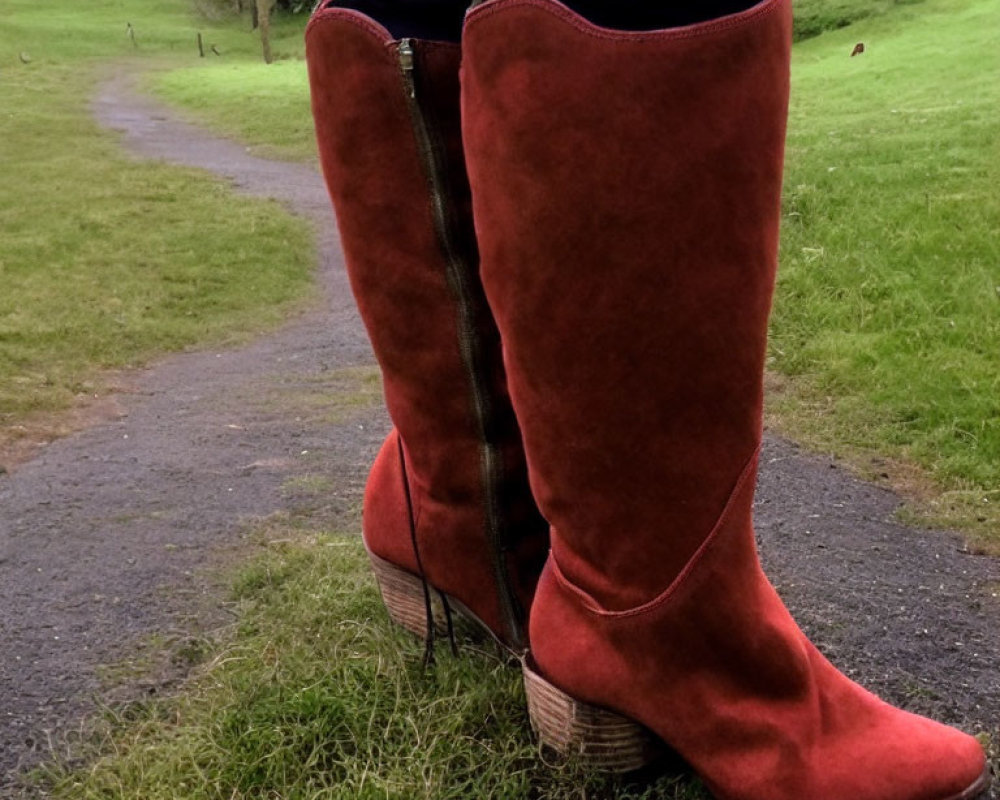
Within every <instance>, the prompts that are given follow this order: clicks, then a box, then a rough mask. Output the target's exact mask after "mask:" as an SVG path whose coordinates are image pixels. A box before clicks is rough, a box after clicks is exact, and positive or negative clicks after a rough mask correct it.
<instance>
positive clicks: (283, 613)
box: [37, 528, 706, 800]
mask: <svg viewBox="0 0 1000 800" xmlns="http://www.w3.org/2000/svg"><path fill="white" fill-rule="evenodd" d="M269 535H270V536H273V537H278V538H280V539H281V541H282V542H283V543H280V544H277V545H276V546H272V547H271V548H270V549H269V552H267V553H265V554H264V555H262V556H260V557H259V558H258V559H257V560H255V561H254V562H252V563H251V564H249V565H247V566H245V567H243V568H242V569H241V570H240V571H239V572H238V574H237V575H236V576H235V578H234V579H233V582H232V599H233V602H234V603H235V604H236V607H237V609H238V614H239V621H238V623H237V625H236V626H235V628H234V629H232V630H231V631H230V632H229V634H228V635H227V637H226V638H225V640H223V641H219V642H216V643H215V644H214V645H213V651H212V652H210V653H208V654H206V653H205V652H203V651H201V650H200V651H199V658H201V659H203V665H202V666H201V667H199V668H197V670H196V672H195V674H194V675H193V677H192V678H191V679H190V680H189V682H188V684H187V685H186V686H185V687H184V688H183V691H181V692H180V693H178V694H177V695H176V696H174V697H172V698H168V699H158V700H144V701H143V702H142V703H138V704H132V705H130V706H127V707H126V708H124V709H121V710H118V711H115V712H113V713H112V712H110V711H109V712H108V713H107V715H106V716H105V718H104V720H103V721H102V723H101V724H100V725H99V727H98V730H97V731H95V733H94V736H93V737H92V739H91V741H90V747H91V748H92V750H91V753H90V755H91V757H92V760H91V761H89V763H88V766H86V767H83V768H80V767H74V766H73V765H72V764H69V763H64V764H62V765H60V764H54V765H49V766H48V767H47V768H46V769H45V770H44V771H43V772H41V773H39V774H38V775H37V780H38V781H39V784H40V785H41V786H43V787H44V788H45V790H46V791H49V792H51V793H52V796H53V797H56V798H73V800H97V798H101V800H111V799H112V798H120V799H121V800H125V798H129V800H131V798H135V797H142V798H144V799H145V800H168V798H169V799H170V800H173V798H176V797H185V798H190V800H203V799H204V800H208V799H209V798H211V799H212V800H233V798H282V800H292V799H293V798H294V799H295V800H298V799H299V798H302V799H303V800H304V799H305V798H310V799H311V800H318V799H319V798H323V799H324V800H333V799H334V798H338V799H339V798H343V800H348V798H350V800H354V799H355V798H384V797H393V798H434V800H451V799H452V798H454V799H455V800H458V798H463V800H464V798H469V797H503V798H512V799H514V798H533V799H534V798H539V799H541V798H551V799H552V800H563V799H564V798H565V800H569V799H570V798H581V797H593V798H608V800H615V799H616V798H621V799H622V800H624V798H645V799H646V800H697V799H699V798H704V797H706V795H705V794H704V793H703V791H702V790H701V789H700V788H699V787H698V785H697V783H695V782H692V781H690V780H688V779H684V778H679V777H677V776H669V775H668V776H662V777H660V778H659V779H652V780H646V782H644V783H632V784H628V783H623V782H620V781H616V780H613V779H608V778H604V777H601V776H596V775H591V774H587V773H586V772H584V771H582V770H581V769H579V768H578V767H576V766H574V765H572V764H561V765H556V764H546V763H545V761H543V760H542V759H540V758H539V754H538V752H537V749H536V746H535V745H534V744H533V742H532V740H531V737H530V736H529V734H528V721H527V717H526V712H525V707H524V698H523V690H522V687H521V682H520V672H519V670H518V669H517V665H516V662H512V661H511V660H510V659H509V658H507V657H505V656H501V655H500V654H499V653H498V652H497V651H496V650H495V648H494V646H493V645H492V644H488V645H486V644H481V643H478V644H477V643H470V642H466V643H464V644H463V647H462V651H461V657H459V658H455V657H453V656H451V655H450V653H449V652H447V648H446V647H439V648H438V652H437V661H436V664H435V665H433V666H432V667H429V668H424V667H423V666H422V664H421V655H422V652H423V646H422V644H421V643H419V642H417V641H416V640H415V639H413V637H411V636H410V635H409V634H407V633H405V632H403V631H400V630H398V629H396V628H394V627H393V626H392V625H391V624H390V623H389V621H388V618H387V616H386V614H385V611H384V609H383V608H382V606H381V601H380V599H379V597H378V592H377V590H376V588H375V586H374V583H373V581H372V579H371V577H370V574H369V568H368V564H367V556H366V554H365V552H364V549H363V547H362V546H361V543H360V540H359V539H358V537H357V536H356V535H351V536H343V535H329V534H315V533H313V534H309V533H307V532H303V531H302V530H301V529H300V528H295V529H292V528H289V529H288V530H280V531H279V530H271V531H270V533H269ZM293 538H294V539H296V541H295V542H294V543H291V542H289V540H290V539H293ZM83 755H86V753H84V754H83ZM85 760H86V759H85ZM550 760H551V759H550Z"/></svg>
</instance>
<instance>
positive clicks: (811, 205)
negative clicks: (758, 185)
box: [770, 0, 1000, 542]
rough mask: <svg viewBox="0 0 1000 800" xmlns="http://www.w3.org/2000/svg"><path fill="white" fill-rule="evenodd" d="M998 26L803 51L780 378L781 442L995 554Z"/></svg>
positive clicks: (884, 24)
mask: <svg viewBox="0 0 1000 800" xmlns="http://www.w3.org/2000/svg"><path fill="white" fill-rule="evenodd" d="M997 19H1000V2H997V0H976V1H975V2H964V1H963V0H949V1H947V2H931V3H927V4H926V5H921V6H916V7H912V8H903V9H899V10H897V11H896V12H895V13H894V14H893V15H890V16H885V17H881V18H878V19H874V20H870V21H868V22H866V23H865V24H864V25H863V26H859V27H858V28H857V29H855V28H848V29H846V30H843V31H838V32H835V33H830V34H826V35H824V36H822V37H820V38H818V39H814V40H812V41H807V42H803V43H801V44H799V45H798V46H797V48H796V58H795V67H794V76H795V80H794V94H793V102H792V113H791V118H790V120H789V140H788V159H787V178H786V185H785V201H784V202H785V219H784V229H783V242H782V244H783V246H782V263H781V271H780V274H779V286H778V292H777V296H776V306H775V313H774V316H773V320H772V327H771V364H770V368H771V369H772V370H773V371H774V372H776V373H778V374H780V375H782V376H785V377H786V380H785V381H784V384H783V385H782V384H781V382H780V381H779V382H776V388H777V389H778V391H775V392H773V393H772V395H771V405H770V409H771V412H772V419H773V421H774V422H775V423H776V424H777V425H778V427H779V428H780V429H782V430H784V431H787V432H788V433H789V434H791V435H792V436H794V437H795V438H796V439H798V440H800V441H804V442H806V443H807V444H810V445H812V446H814V447H819V448H822V449H826V450H830V451H833V452H835V453H837V454H838V455H841V456H843V457H847V458H848V459H849V460H851V461H853V462H854V463H856V464H858V465H859V466H861V467H862V468H863V470H864V471H865V472H866V474H868V475H872V476H879V475H886V476H888V479H889V480H890V481H893V482H895V483H897V484H899V485H902V486H903V488H904V489H908V490H909V491H910V492H911V493H912V494H913V495H914V496H916V497H917V498H918V499H919V500H921V501H922V502H919V503H917V504H915V505H914V506H913V509H914V513H922V514H924V515H926V516H928V517H930V518H931V519H933V520H935V521H938V522H944V523H950V524H958V525H964V526H965V527H966V528H969V529H971V530H977V532H979V533H980V534H982V536H983V537H984V538H986V539H992V540H993V541H994V542H995V541H996V537H997V530H998V527H997V523H998V522H1000V489H998V487H1000V369H998V366H1000V355H998V354H1000V195H998V193H997V191H996V186H997V183H998V181H1000V136H998V134H997V131H998V130H1000V84H998V83H997V81H995V80H993V77H992V75H991V71H990V70H984V69H983V65H984V64H987V63H996V53H997V48H998V46H1000V35H998V33H997V28H996V25H995V24H994V23H995V21H996V20H997ZM858 41H862V42H864V43H865V45H866V51H865V53H864V54H862V55H861V56H858V57H855V58H851V57H850V56H849V54H850V52H851V50H852V48H853V47H854V45H855V43H856V42H858Z"/></svg>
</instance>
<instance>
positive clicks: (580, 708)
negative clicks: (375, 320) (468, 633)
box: [522, 658, 992, 800]
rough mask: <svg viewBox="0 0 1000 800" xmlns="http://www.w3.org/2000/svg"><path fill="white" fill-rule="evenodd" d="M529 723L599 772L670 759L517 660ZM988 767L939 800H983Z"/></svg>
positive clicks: (631, 725) (549, 742)
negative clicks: (970, 783)
mask: <svg viewBox="0 0 1000 800" xmlns="http://www.w3.org/2000/svg"><path fill="white" fill-rule="evenodd" d="M522 670H523V673H524V691H525V694H526V695H527V697H528V717H529V718H530V720H531V727H532V729H533V730H534V731H535V735H536V736H537V737H538V741H539V742H540V743H541V744H542V745H544V746H545V747H548V748H550V749H551V750H554V751H555V752H556V753H558V754H560V755H562V756H566V757H569V758H573V759H575V760H577V761H579V762H580V763H581V764H582V765H583V766H585V767H588V768H590V769H595V770H599V771H601V772H616V773H625V772H634V771H636V770H639V769H642V768H643V767H648V766H649V765H651V764H653V763H655V762H657V761H660V760H661V759H663V758H664V757H666V756H669V755H671V754H672V751H671V750H670V748H669V747H668V746H667V745H666V743H665V742H663V740H661V739H660V738H659V737H657V736H656V734H654V733H653V732H652V731H650V730H649V729H648V728H646V727H644V726H643V725H640V724H639V723H638V722H634V721H632V720H630V719H628V718H627V717H623V716H622V715H621V714H617V713H615V712H614V711H609V710H608V709H605V708H600V707H598V706H592V705H590V704H589V703H584V702H582V701H580V700H577V699H576V698H574V697H571V696H570V695H568V694H566V692H564V691H563V690H562V689H559V688H558V687H556V686H553V685H552V684H551V683H549V682H548V681H547V680H545V678H543V677H542V676H541V675H539V674H538V672H537V671H535V669H534V668H533V667H532V665H531V662H530V659H528V658H525V659H523V660H522ZM991 782H992V775H991V773H990V767H989V764H987V765H985V767H984V768H983V773H982V775H980V776H979V778H978V779H977V780H976V781H975V783H973V784H972V785H971V786H969V788H967V789H966V790H965V791H963V792H959V793H958V794H956V795H950V796H949V797H942V798H940V800H980V798H982V800H985V796H986V791H987V790H988V789H989V788H990V783H991Z"/></svg>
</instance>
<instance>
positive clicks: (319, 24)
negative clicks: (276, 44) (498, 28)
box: [303, 6, 462, 64]
mask: <svg viewBox="0 0 1000 800" xmlns="http://www.w3.org/2000/svg"><path fill="white" fill-rule="evenodd" d="M338 22H339V23H345V24H348V25H352V26H354V27H355V28H358V29H360V30H361V31H363V32H364V33H366V34H368V35H369V36H371V37H373V38H374V39H376V40H377V41H378V43H379V45H381V46H382V47H383V48H384V49H385V50H386V51H387V52H388V53H389V58H390V59H391V60H392V62H393V64H395V62H396V57H395V55H394V52H389V51H394V50H395V48H396V46H397V44H398V43H399V41H400V40H399V39H397V38H396V37H395V36H393V35H392V33H391V32H390V31H389V29H388V28H386V27H385V26H384V25H382V24H380V23H379V22H378V21H376V20H374V19H372V18H371V17H369V16H366V15H365V14H363V13H361V12H360V11H355V10H354V9H353V8H341V7H340V6H332V7H329V8H323V9H320V10H319V11H317V12H316V13H315V14H313V16H312V17H311V18H310V20H309V22H308V23H307V24H306V29H305V31H304V33H303V37H304V38H306V39H308V38H309V37H310V36H312V35H313V34H314V33H315V32H316V31H318V30H320V29H322V28H328V27H330V26H332V25H334V24H336V23H338ZM419 41H420V43H421V49H423V50H449V51H461V49H462V45H461V44H460V43H458V42H444V41H437V40H433V39H420V40H419Z"/></svg>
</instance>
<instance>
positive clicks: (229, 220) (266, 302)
mask: <svg viewBox="0 0 1000 800" xmlns="http://www.w3.org/2000/svg"><path fill="white" fill-rule="evenodd" d="M53 5H55V4H42V3H37V2H28V0H7V1H6V2H5V3H4V5H3V10H2V12H0V14H2V16H0V60H2V62H3V63H2V66H0V75H2V76H3V77H2V82H0V109H3V111H2V113H0V148H2V153H3V155H2V161H3V165H4V175H3V181H0V285H2V286H3V291H2V292H0V428H3V429H9V428H11V427H13V426H16V425H17V424H18V423H19V422H20V421H22V420H23V419H24V418H25V417H26V415H31V414H35V413H39V412H51V411H58V410H59V409H63V408H65V407H66V406H68V405H69V404H71V403H73V402H74V401H75V399H76V397H77V396H78V395H80V394H83V393H88V394H89V393H92V392H94V391H99V387H100V371H101V370H103V369H106V368H111V367H124V366H132V365H136V364H141V363H143V362H145V361H147V360H148V359H150V358H153V357H155V356H157V355H159V354H161V353H165V352H168V351H173V350H178V349H183V348H186V347H190V346H194V345H202V344H206V343H209V342H211V343H220V342H231V341H236V340H239V339H241V338H244V337H246V336H247V335H249V334H250V333H253V332H257V331H260V330H262V329H266V328H268V327H271V326H273V325H275V324H277V323H278V322H280V321H281V320H282V319H284V318H286V317H287V316H288V315H289V313H291V312H292V311H293V310H294V309H295V308H297V307H299V306H300V305H301V303H302V301H303V298H304V296H305V295H306V294H307V293H308V291H309V288H310V287H311V285H312V275H311V273H312V270H313V265H314V253H313V245H312V242H311V235H310V232H309V229H308V226H307V225H306V223H304V222H302V221H299V220H295V219H293V218H292V217H290V216H289V214H287V213H286V212H285V211H284V210H282V209H281V208H280V207H279V206H277V205H276V204H274V203H270V202H264V201H255V200H249V199H246V198H243V197H238V196H236V195H234V194H233V192H232V191H231V190H230V189H229V188H227V187H226V186H225V184H224V183H223V182H222V181H220V180H217V179H215V178H211V177H209V176H207V175H205V174H204V173H200V172H196V171H193V170H185V169H176V168H172V167H167V166H163V165H158V164H152V163H144V162H141V161H137V160H134V159H131V158H129V157H127V156H126V155H125V153H124V152H123V151H122V149H121V147H120V145H119V143H118V141H117V137H116V136H115V135H114V134H111V133H108V132H105V131H102V130H100V129H98V127H97V125H96V123H95V122H94V121H93V120H92V117H91V113H90V108H89V105H88V104H89V101H90V97H91V96H92V94H93V92H94V89H95V85H96V80H97V75H98V72H99V64H100V63H101V62H103V61H104V60H105V59H114V60H115V61H116V63H118V64H119V66H118V67H117V68H119V69H128V70H132V69H141V68H142V64H143V63H144V61H143V59H144V58H145V57H149V58H150V59H154V58H155V59H164V58H166V59H171V58H176V57H177V54H178V53H179V52H180V51H181V50H182V49H185V48H187V49H190V48H191V47H192V46H193V45H192V44H191V42H192V41H193V39H192V38H191V37H192V36H193V32H194V30H195V29H196V23H197V22H198V20H197V18H195V17H194V16H193V15H192V14H191V13H190V9H189V7H188V6H187V4H186V3H183V2H176V0H173V1H172V2H166V1H164V0H161V2H148V0H115V1H112V0H100V1H99V2H98V0H94V2H88V3H69V2H63V3H60V4H58V5H55V7H53ZM126 22H131V23H132V24H133V26H134V28H135V30H136V32H137V41H138V42H139V48H138V51H137V52H138V53H139V55H136V54H135V53H134V52H133V50H134V48H133V47H132V45H131V42H130V40H129V39H128V37H127V36H126V34H125V25H126ZM217 33H218V38H219V39H220V41H223V42H225V41H229V40H230V39H232V40H233V41H242V40H243V39H245V34H243V33H241V32H238V31H233V30H231V29H228V28H221V29H219V30H218V31H217ZM227 46H228V45H227ZM20 54H24V56H25V58H26V59H27V60H28V63H22V59H21V58H20V57H19V56H20Z"/></svg>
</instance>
